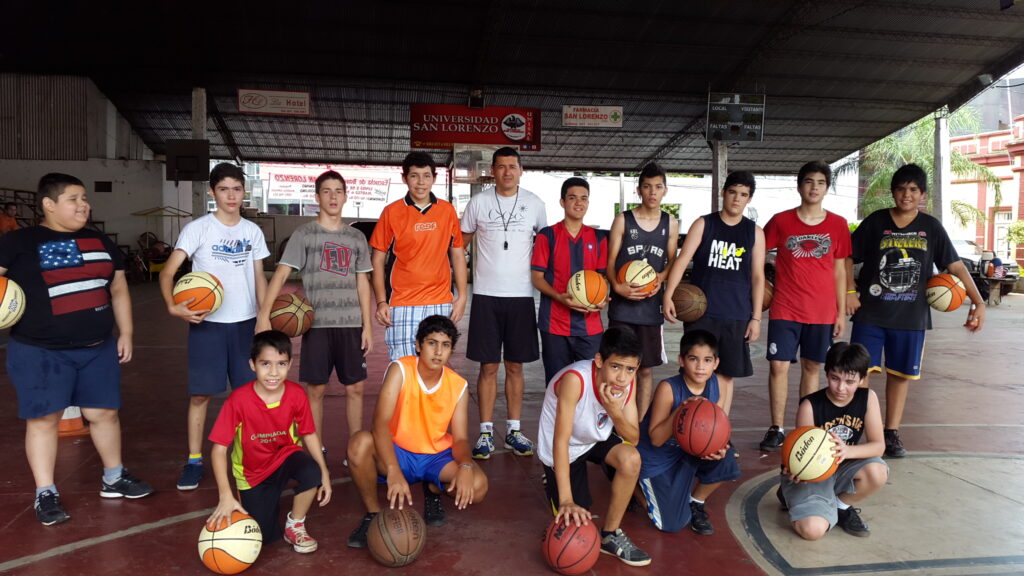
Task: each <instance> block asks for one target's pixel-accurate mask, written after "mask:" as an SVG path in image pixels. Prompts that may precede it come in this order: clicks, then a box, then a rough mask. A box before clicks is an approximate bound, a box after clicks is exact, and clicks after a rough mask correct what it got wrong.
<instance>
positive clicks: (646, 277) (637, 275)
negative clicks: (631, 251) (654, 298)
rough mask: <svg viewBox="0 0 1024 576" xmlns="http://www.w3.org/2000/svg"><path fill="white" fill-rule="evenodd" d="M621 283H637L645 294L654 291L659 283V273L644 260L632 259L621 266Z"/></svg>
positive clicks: (619, 276) (619, 277)
mask: <svg viewBox="0 0 1024 576" xmlns="http://www.w3.org/2000/svg"><path fill="white" fill-rule="evenodd" d="M617 277H618V279H619V284H636V285H637V286H640V287H641V289H642V290H643V292H644V293H645V294H650V293H651V292H654V289H655V288H657V287H658V286H659V285H658V273H657V272H655V271H654V266H651V265H650V264H648V263H647V262H646V261H644V260H632V261H630V262H626V263H625V264H623V265H622V268H619V274H618V276H617Z"/></svg>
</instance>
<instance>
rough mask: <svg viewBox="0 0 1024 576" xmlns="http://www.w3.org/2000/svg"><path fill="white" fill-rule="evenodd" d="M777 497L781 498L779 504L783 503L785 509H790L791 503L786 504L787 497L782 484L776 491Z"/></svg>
mask: <svg viewBox="0 0 1024 576" xmlns="http://www.w3.org/2000/svg"><path fill="white" fill-rule="evenodd" d="M775 497H776V498H778V499H779V504H782V509H783V510H789V504H786V497H785V496H783V495H782V486H779V488H778V490H776V491H775Z"/></svg>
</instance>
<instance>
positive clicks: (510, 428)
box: [505, 420, 519, 434]
mask: <svg viewBox="0 0 1024 576" xmlns="http://www.w3.org/2000/svg"><path fill="white" fill-rule="evenodd" d="M505 430H506V431H507V432H506V433H507V434H511V433H513V432H518V431H519V420H505Z"/></svg>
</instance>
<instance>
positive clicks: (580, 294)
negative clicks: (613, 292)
mask: <svg viewBox="0 0 1024 576" xmlns="http://www.w3.org/2000/svg"><path fill="white" fill-rule="evenodd" d="M566 289H567V291H568V292H569V295H570V296H572V299H573V300H575V301H576V303H577V304H579V305H580V306H586V307H587V308H597V307H598V305H600V304H601V303H602V302H604V301H605V300H607V299H608V281H607V280H605V279H604V275H602V274H599V273H597V272H594V271H593V270H580V271H579V272H577V273H575V274H573V275H572V277H571V278H569V285H568V286H567V287H566Z"/></svg>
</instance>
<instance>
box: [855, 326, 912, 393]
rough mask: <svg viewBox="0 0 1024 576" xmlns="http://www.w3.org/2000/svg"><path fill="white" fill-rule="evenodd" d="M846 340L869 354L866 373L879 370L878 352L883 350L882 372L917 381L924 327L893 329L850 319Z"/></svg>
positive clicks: (880, 360) (880, 363)
mask: <svg viewBox="0 0 1024 576" xmlns="http://www.w3.org/2000/svg"><path fill="white" fill-rule="evenodd" d="M850 342H857V343H858V344H862V345H863V346H864V347H865V348H867V349H868V352H869V353H870V354H871V369H870V370H869V371H870V372H881V371H882V352H885V371H886V372H888V373H890V374H892V375H894V376H900V377H903V378H907V379H909V380H918V379H920V378H921V361H922V360H923V359H924V330H897V329H895V328H882V327H881V326H875V325H874V324H868V323H866V322H854V323H853V333H852V334H851V335H850Z"/></svg>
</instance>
